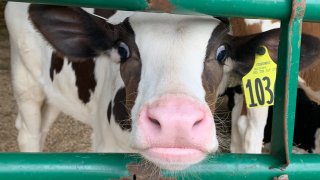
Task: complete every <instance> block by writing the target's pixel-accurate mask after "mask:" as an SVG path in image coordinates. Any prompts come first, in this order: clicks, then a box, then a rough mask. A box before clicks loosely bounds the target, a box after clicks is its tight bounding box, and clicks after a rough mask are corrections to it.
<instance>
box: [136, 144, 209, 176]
mask: <svg viewBox="0 0 320 180" xmlns="http://www.w3.org/2000/svg"><path fill="white" fill-rule="evenodd" d="M142 155H143V156H144V157H145V158H146V159H147V160H149V161H151V162H153V163H154V164H156V165H157V166H158V167H160V168H162V169H167V170H170V171H179V170H183V169H185V168H187V167H189V166H191V165H193V164H196V163H199V162H200V161H202V160H203V159H205V157H206V153H205V152H203V151H201V150H198V149H192V148H161V147H156V148H149V149H147V150H145V151H144V152H142Z"/></svg>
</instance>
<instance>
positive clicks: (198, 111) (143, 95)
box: [130, 14, 218, 170]
mask: <svg viewBox="0 0 320 180" xmlns="http://www.w3.org/2000/svg"><path fill="white" fill-rule="evenodd" d="M142 16H145V14H143V15H142ZM142 16H140V17H139V14H138V15H137V16H136V17H131V20H130V23H131V25H132V28H133V30H134V32H135V41H136V44H137V46H138V48H139V52H140V56H141V62H142V69H141V79H140V83H139V86H138V96H137V98H136V100H135V105H134V107H133V109H132V111H131V116H132V120H133V124H132V132H131V136H130V137H131V145H132V147H133V148H135V149H137V150H138V151H139V152H140V153H141V154H142V155H143V156H144V157H145V158H146V159H147V160H149V161H151V162H153V163H155V164H156V165H158V166H160V167H162V168H165V169H169V170H178V169H183V168H186V167H188V166H190V165H192V164H195V163H198V162H200V161H201V160H203V159H204V158H205V157H206V155H207V154H208V153H210V152H215V151H216V150H217V148H218V142H217V138H216V130H215V125H214V119H213V116H212V112H211V110H210V108H209V106H208V104H207V103H206V100H205V96H206V91H205V89H204V87H203V80H202V74H203V70H204V60H205V58H206V50H207V45H208V40H209V39H210V37H211V34H212V32H213V30H214V28H215V27H216V26H217V25H218V22H217V21H215V20H214V19H213V18H208V17H206V18H203V19H201V18H199V19H197V20H196V21H195V20H194V19H192V17H188V16H174V15H163V16H162V17H161V15H160V16H159V15H158V14H157V15H152V14H150V15H148V16H147V17H142ZM157 17H160V18H159V19H157ZM135 18H136V19H139V20H136V21H135ZM163 22H165V23H163ZM167 22H169V23H167ZM154 37H157V38H154ZM154 39H157V40H156V41H155V40H154ZM213 99H214V100H215V98H213ZM210 103H215V102H210Z"/></svg>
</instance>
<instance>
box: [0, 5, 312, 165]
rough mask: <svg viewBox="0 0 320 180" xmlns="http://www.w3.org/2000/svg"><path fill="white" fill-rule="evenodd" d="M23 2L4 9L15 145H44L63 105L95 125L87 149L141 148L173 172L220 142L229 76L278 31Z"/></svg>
mask: <svg viewBox="0 0 320 180" xmlns="http://www.w3.org/2000/svg"><path fill="white" fill-rule="evenodd" d="M29 6H30V5H29V4H26V3H13V2H9V3H8V5H7V7H6V12H5V16H6V22H7V26H8V29H9V32H10V43H11V55H12V57H11V58H12V60H11V62H12V81H13V88H14V93H15V97H16V100H17V104H18V107H19V115H18V117H17V121H16V126H17V128H18V130H19V135H18V142H19V147H20V149H21V151H41V150H42V147H43V142H44V140H45V136H46V134H47V132H48V130H49V128H50V126H51V124H52V122H53V121H54V120H55V119H56V117H57V115H58V114H59V113H60V112H64V113H66V114H69V115H71V116H72V117H74V118H76V119H78V120H80V121H82V122H84V123H86V124H89V125H90V126H91V127H92V128H93V134H92V141H93V147H92V148H93V151H97V152H138V153H140V154H142V156H143V157H145V158H146V159H147V160H149V161H151V162H153V163H155V164H156V165H158V166H159V167H161V168H165V169H169V170H178V169H183V168H186V167H188V166H190V165H192V164H195V163H198V162H200V161H201V160H203V159H204V158H205V157H206V155H207V154H208V153H214V152H216V151H217V149H218V141H217V137H216V128H215V123H214V118H213V113H214V110H215V102H216V99H217V96H218V95H219V94H221V93H222V92H223V91H224V89H225V86H226V84H227V83H226V81H227V79H228V73H231V72H233V70H237V71H238V70H241V67H244V65H246V64H247V65H249V66H250V64H252V60H251V61H250V58H251V57H252V56H253V55H254V50H255V48H256V47H257V46H259V42H260V41H265V40H271V39H274V38H277V36H276V35H274V34H277V32H271V33H266V34H259V35H256V36H255V37H254V38H253V37H252V38H248V37H244V38H241V37H235V38H234V37H232V36H230V35H228V34H227V33H228V30H229V29H228V25H227V24H225V23H223V22H221V21H220V20H218V19H215V18H213V17H210V16H189V15H173V14H167V13H161V14H158V13H143V12H134V13H133V12H124V11H117V12H114V11H106V10H104V11H102V10H93V9H85V10H83V9H81V8H75V7H61V6H47V5H31V6H30V7H29ZM93 14H96V15H93ZM101 17H105V18H107V19H108V20H107V21H106V20H105V19H104V18H101ZM273 41H275V42H277V40H273ZM244 53H247V54H244ZM306 53H308V50H307V49H306ZM236 58H239V60H240V61H241V62H240V61H238V62H236V61H233V60H232V59H236ZM312 60H313V59H307V61H312ZM237 71H234V72H237ZM237 73H238V72H237Z"/></svg>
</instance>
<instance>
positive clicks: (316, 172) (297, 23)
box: [0, 0, 320, 180]
mask: <svg viewBox="0 0 320 180" xmlns="http://www.w3.org/2000/svg"><path fill="white" fill-rule="evenodd" d="M14 1H19V2H33V3H45V4H57V5H74V6H83V7H98V8H111V9H121V10H130V11H150V10H157V11H165V12H170V13H177V14H185V13H187V14H190V13H194V12H200V13H205V14H209V15H214V16H222V17H246V18H272V19H279V20H281V28H282V31H281V41H280V47H279V60H278V73H277V80H276V95H275V96H276V99H275V108H274V109H275V110H274V111H275V113H274V118H273V128H272V147H271V151H272V154H271V155H250V154H219V155H212V156H210V157H209V158H208V159H207V160H206V161H204V162H202V163H201V164H198V165H195V166H193V167H192V168H189V169H187V170H185V171H183V172H181V174H174V175H173V174H170V172H167V171H163V172H162V176H165V177H174V178H178V179H222V178H224V179H225V180H227V179H272V178H274V177H279V176H281V175H288V176H289V178H290V179H299V180H300V179H320V155H315V154H308V155H298V154H291V152H292V142H293V130H294V118H295V117H294V116H295V113H294V112H295V104H296V94H297V78H298V69H299V56H300V40H301V24H302V21H313V22H320V0H63V1H59V0H14ZM306 1H307V2H306ZM289 112H290V113H289ZM139 161H140V159H139V158H134V157H133V155H130V154H97V153H50V154H46V153H41V154H35V153H0V179H1V180H3V179H14V180H15V179H23V180H27V179H32V180H35V179H119V178H121V177H129V176H130V174H129V172H128V170H127V168H128V164H130V163H135V162H139ZM129 167H130V165H129ZM129 169H130V168H129ZM132 177H133V176H131V178H132ZM281 178H283V177H282V176H281V177H280V178H279V179H281ZM284 179H286V178H285V177H284Z"/></svg>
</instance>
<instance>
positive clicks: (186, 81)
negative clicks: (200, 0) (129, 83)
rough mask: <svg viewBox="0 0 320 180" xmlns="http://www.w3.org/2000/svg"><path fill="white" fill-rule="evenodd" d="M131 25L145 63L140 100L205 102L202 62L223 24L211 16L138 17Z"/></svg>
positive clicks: (152, 15) (140, 84) (165, 15)
mask: <svg viewBox="0 0 320 180" xmlns="http://www.w3.org/2000/svg"><path fill="white" fill-rule="evenodd" d="M130 23H131V26H132V28H133V30H134V32H135V40H136V44H137V46H138V48H139V52H140V57H141V61H142V71H141V80H140V83H139V89H138V92H139V94H138V98H137V100H138V101H140V100H142V101H144V100H143V99H150V98H153V97H157V96H160V95H163V94H165V93H182V94H187V95H190V96H193V97H195V98H197V99H198V100H200V101H203V102H205V99H204V96H205V91H204V88H203V85H202V72H203V61H204V59H205V55H206V49H207V45H208V41H209V39H210V37H211V34H212V32H213V30H214V29H215V27H216V26H217V25H218V24H219V23H220V21H219V20H216V19H214V18H213V17H209V16H197V17H194V16H186V15H172V14H154V13H149V14H146V13H136V14H134V15H133V16H131V17H130ZM141 94H143V97H140V98H143V99H140V98H139V95H141Z"/></svg>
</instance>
